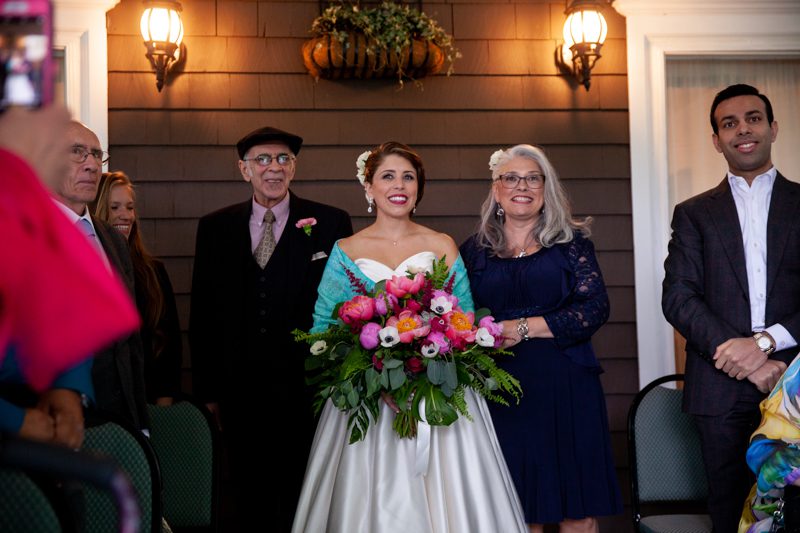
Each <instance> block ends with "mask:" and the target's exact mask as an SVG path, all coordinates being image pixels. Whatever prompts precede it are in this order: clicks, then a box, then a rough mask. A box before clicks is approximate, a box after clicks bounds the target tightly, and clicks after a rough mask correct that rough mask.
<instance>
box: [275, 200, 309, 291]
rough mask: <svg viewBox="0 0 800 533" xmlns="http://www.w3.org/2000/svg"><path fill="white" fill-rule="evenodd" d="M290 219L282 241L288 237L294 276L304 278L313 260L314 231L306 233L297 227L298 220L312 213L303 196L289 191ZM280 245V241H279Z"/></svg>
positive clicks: (290, 261) (290, 262)
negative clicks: (307, 209) (299, 196)
mask: <svg viewBox="0 0 800 533" xmlns="http://www.w3.org/2000/svg"><path fill="white" fill-rule="evenodd" d="M289 195H290V196H289V220H288V221H287V222H286V227H285V228H284V229H283V235H281V242H283V240H284V239H286V241H287V242H286V243H285V244H287V245H289V246H288V247H289V249H288V252H289V264H290V265H291V268H292V276H293V277H296V278H295V279H303V276H304V275H305V272H306V268H307V267H308V264H309V262H310V260H311V254H312V253H314V250H313V242H314V238H313V232H312V234H311V235H306V234H305V232H304V231H303V229H302V228H297V227H296V224H297V221H298V220H300V219H302V218H307V217H309V216H310V215H311V213H309V212H306V207H307V203H306V201H305V200H303V199H302V198H298V197H297V196H296V195H294V194H292V193H291V192H290V193H289ZM278 245H280V242H279V243H278Z"/></svg>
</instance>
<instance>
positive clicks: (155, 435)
mask: <svg viewBox="0 0 800 533" xmlns="http://www.w3.org/2000/svg"><path fill="white" fill-rule="evenodd" d="M148 410H149V416H150V425H151V434H150V436H151V442H152V444H153V448H154V449H155V452H156V455H157V456H158V461H159V465H160V468H161V476H162V480H163V483H164V518H165V519H166V521H167V523H168V524H169V525H170V526H171V527H175V528H186V527H191V528H204V529H208V530H211V531H216V529H217V518H218V517H217V509H218V505H217V503H218V498H219V494H218V490H217V482H218V479H219V475H218V468H219V457H218V455H219V450H218V440H219V437H218V434H217V429H216V424H215V423H214V422H213V420H212V419H211V416H210V413H208V411H207V409H206V408H205V406H202V405H199V404H195V403H194V402H193V401H190V400H184V401H179V402H177V403H175V404H173V405H170V406H166V407H162V406H156V405H150V406H148Z"/></svg>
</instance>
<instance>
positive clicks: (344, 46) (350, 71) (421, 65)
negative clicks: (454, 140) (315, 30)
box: [303, 33, 445, 80]
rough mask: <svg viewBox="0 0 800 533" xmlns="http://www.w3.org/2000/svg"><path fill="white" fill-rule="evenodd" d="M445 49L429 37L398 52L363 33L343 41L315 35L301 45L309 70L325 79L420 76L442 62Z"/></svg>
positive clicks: (304, 60) (315, 75) (432, 71)
mask: <svg viewBox="0 0 800 533" xmlns="http://www.w3.org/2000/svg"><path fill="white" fill-rule="evenodd" d="M444 59H445V58H444V52H443V51H442V48H441V47H440V46H439V45H437V44H435V43H434V42H432V41H424V40H421V39H414V40H413V41H411V45H410V46H407V47H405V48H403V49H401V51H400V53H399V54H395V53H390V52H387V51H386V50H382V49H381V48H380V47H379V46H377V45H376V44H375V42H374V41H371V40H369V39H367V37H365V36H364V34H362V33H350V34H348V35H347V38H346V39H345V40H344V41H340V40H339V39H338V38H336V37H332V36H331V35H325V36H322V37H315V38H313V39H310V40H308V41H306V42H305V44H304V45H303V62H304V63H305V65H306V69H308V72H309V74H311V75H312V76H314V77H315V78H317V79H319V78H323V79H326V80H335V79H349V78H359V79H368V78H397V77H398V76H401V75H402V76H403V77H406V78H410V79H415V80H416V79H420V78H424V77H425V76H429V75H432V74H436V73H437V72H439V71H441V70H442V67H443V66H444Z"/></svg>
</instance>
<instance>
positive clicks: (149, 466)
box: [82, 413, 162, 533]
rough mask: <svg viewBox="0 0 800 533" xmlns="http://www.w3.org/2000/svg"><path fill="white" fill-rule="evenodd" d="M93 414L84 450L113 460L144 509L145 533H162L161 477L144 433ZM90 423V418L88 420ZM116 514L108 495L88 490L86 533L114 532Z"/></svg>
mask: <svg viewBox="0 0 800 533" xmlns="http://www.w3.org/2000/svg"><path fill="white" fill-rule="evenodd" d="M104 417H105V415H98V414H97V413H93V415H92V416H91V417H90V418H91V419H92V420H91V422H89V421H87V427H86V431H85V438H84V441H83V447H82V450H83V451H85V452H88V453H90V454H96V455H99V456H101V457H103V456H104V457H110V458H112V459H114V460H115V461H116V462H117V463H118V464H119V466H120V467H121V468H122V470H123V471H124V472H125V473H126V474H127V475H128V478H129V479H130V481H131V484H132V485H133V487H134V490H135V493H136V496H137V498H138V501H139V507H140V508H141V526H140V530H139V531H142V532H145V533H146V532H148V531H151V532H152V533H160V531H161V516H162V506H161V474H160V472H159V468H158V461H157V459H156V455H155V452H154V451H153V448H152V446H151V445H150V443H149V442H148V439H147V437H145V436H144V434H142V432H140V431H138V430H137V429H134V428H133V427H131V426H129V425H128V424H126V423H124V422H122V421H120V420H115V421H110V419H106V420H105V421H103V418H104ZM87 420H88V418H87ZM115 520H116V513H115V512H114V508H113V502H112V501H111V499H110V498H109V496H108V495H107V494H103V493H101V492H99V491H97V490H96V489H94V488H93V487H87V488H86V533H105V532H107V531H113V530H114V528H115V526H114V524H115Z"/></svg>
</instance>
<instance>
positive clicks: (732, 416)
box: [694, 399, 761, 533]
mask: <svg viewBox="0 0 800 533" xmlns="http://www.w3.org/2000/svg"><path fill="white" fill-rule="evenodd" d="M694 420H695V422H696V424H697V428H698V430H699V431H700V441H701V447H702V452H703V462H704V463H705V467H706V477H707V478H708V512H709V514H710V515H711V521H712V523H713V525H714V533H736V531H737V529H738V527H739V518H740V517H741V515H742V508H743V506H744V501H745V499H746V498H747V494H748V493H749V491H750V487H752V486H753V483H755V475H754V474H753V473H752V472H751V471H750V468H749V467H748V466H747V462H746V461H745V454H746V453H747V447H748V445H749V444H750V437H751V435H752V434H753V431H755V429H756V427H758V424H759V421H760V420H761V413H760V412H759V410H758V401H755V400H753V399H747V400H739V401H737V402H736V404H734V406H733V408H731V410H730V411H728V412H726V413H724V414H722V415H719V416H708V415H694Z"/></svg>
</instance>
